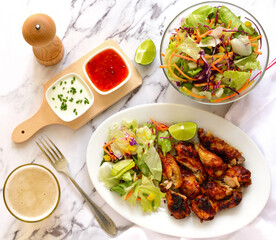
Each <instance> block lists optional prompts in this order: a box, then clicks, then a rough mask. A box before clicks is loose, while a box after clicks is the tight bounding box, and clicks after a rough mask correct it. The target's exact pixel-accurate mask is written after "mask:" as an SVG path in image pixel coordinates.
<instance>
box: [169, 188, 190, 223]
mask: <svg viewBox="0 0 276 240" xmlns="http://www.w3.org/2000/svg"><path fill="white" fill-rule="evenodd" d="M166 199H167V205H168V209H169V211H170V212H171V214H172V215H173V216H174V217H175V218H176V219H182V218H185V217H187V216H189V215H190V212H191V210H190V208H189V206H188V203H187V197H186V196H184V195H182V194H180V193H177V192H175V191H173V190H171V189H168V190H166Z"/></svg>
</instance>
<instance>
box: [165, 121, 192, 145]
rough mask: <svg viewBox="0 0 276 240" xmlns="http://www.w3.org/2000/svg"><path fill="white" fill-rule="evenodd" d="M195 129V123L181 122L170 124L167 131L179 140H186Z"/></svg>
mask: <svg viewBox="0 0 276 240" xmlns="http://www.w3.org/2000/svg"><path fill="white" fill-rule="evenodd" d="M196 130H197V125H196V124H195V123H194V122H183V123H177V124H174V125H171V126H170V127H169V132H170V134H171V135H172V137H173V138H174V139H176V140H179V141H188V140H190V139H192V138H193V137H194V136H195V134H196Z"/></svg>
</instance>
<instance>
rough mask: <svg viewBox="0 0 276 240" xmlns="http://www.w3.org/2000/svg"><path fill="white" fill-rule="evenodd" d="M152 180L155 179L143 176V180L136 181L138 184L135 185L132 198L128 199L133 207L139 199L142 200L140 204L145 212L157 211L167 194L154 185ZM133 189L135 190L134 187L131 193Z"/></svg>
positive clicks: (126, 193)
mask: <svg viewBox="0 0 276 240" xmlns="http://www.w3.org/2000/svg"><path fill="white" fill-rule="evenodd" d="M152 180H153V179H152V178H150V177H145V176H142V179H139V180H138V181H136V182H137V184H135V186H134V190H133V192H132V194H131V196H130V197H129V198H128V199H127V201H128V202H129V203H131V204H132V205H135V204H136V202H137V198H139V199H141V201H139V202H140V203H141V205H142V208H143V210H144V212H150V211H154V210H156V209H157V208H158V207H159V206H160V204H161V199H162V198H163V197H165V194H164V193H162V192H161V191H160V189H159V188H158V187H156V186H155V185H154V184H153V181H152ZM131 189H133V187H132V186H131V187H130V189H129V191H130V190H131ZM129 191H128V192H125V194H124V196H123V199H125V198H126V196H127V195H128V193H129Z"/></svg>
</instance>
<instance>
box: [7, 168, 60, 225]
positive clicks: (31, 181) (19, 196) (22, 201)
mask: <svg viewBox="0 0 276 240" xmlns="http://www.w3.org/2000/svg"><path fill="white" fill-rule="evenodd" d="M3 193H4V200H5V203H6V206H7V208H8V210H9V211H10V212H11V213H12V214H13V215H14V216H15V217H16V218H18V219H20V220H22V221H27V222H35V221H40V220H42V219H44V218H46V217H48V216H49V215H50V214H51V213H52V212H53V211H54V209H55V208H56V207H57V205H58V202H59V197H60V187H59V183H58V181H57V179H56V177H55V176H54V175H53V173H52V172H51V171H50V170H49V169H47V168H45V167H43V166H41V165H37V164H26V165H22V166H20V167H18V168H17V169H15V170H14V171H13V172H12V173H11V174H10V175H9V177H8V178H7V180H6V183H5V186H4V191H3Z"/></svg>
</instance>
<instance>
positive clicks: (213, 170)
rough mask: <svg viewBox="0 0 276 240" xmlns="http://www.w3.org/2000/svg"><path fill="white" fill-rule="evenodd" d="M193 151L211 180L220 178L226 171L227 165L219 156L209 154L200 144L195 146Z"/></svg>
mask: <svg viewBox="0 0 276 240" xmlns="http://www.w3.org/2000/svg"><path fill="white" fill-rule="evenodd" d="M195 149H196V150H197V152H198V155H199V158H200V160H201V162H202V164H203V165H204V167H205V170H206V172H207V173H208V175H209V176H210V177H213V178H219V177H221V176H222V175H223V173H224V172H225V170H226V169H227V164H226V163H225V162H223V160H222V159H221V158H220V157H219V156H217V155H216V154H214V153H212V152H210V151H209V150H207V149H206V148H204V147H203V146H202V145H200V144H195Z"/></svg>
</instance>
